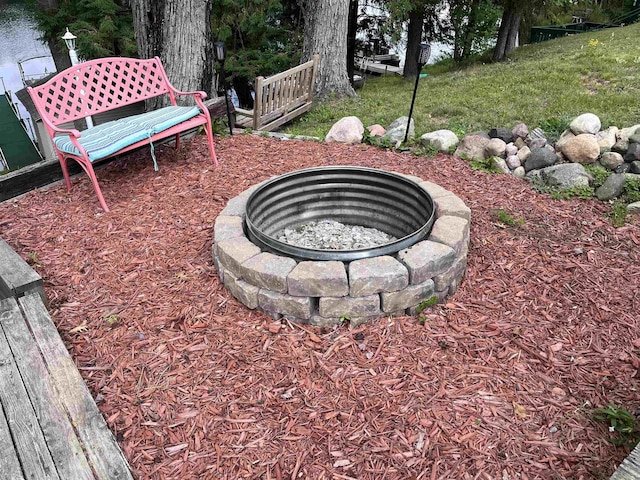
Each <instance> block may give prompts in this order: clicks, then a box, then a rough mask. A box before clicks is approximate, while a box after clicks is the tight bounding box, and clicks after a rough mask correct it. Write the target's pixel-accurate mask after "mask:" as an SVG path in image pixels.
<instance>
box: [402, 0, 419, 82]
mask: <svg viewBox="0 0 640 480" xmlns="http://www.w3.org/2000/svg"><path fill="white" fill-rule="evenodd" d="M423 24H424V5H420V6H416V7H415V8H414V9H413V10H411V12H409V26H408V27H407V52H406V53H405V56H404V71H403V72H402V76H403V77H405V78H411V77H415V76H416V75H418V74H419V73H420V72H419V71H418V61H417V60H418V58H417V57H418V48H420V47H419V45H420V42H421V41H422V26H423Z"/></svg>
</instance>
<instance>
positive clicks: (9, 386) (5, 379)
mask: <svg viewBox="0 0 640 480" xmlns="http://www.w3.org/2000/svg"><path fill="white" fill-rule="evenodd" d="M34 296H35V297H36V298H38V300H39V301H40V302H41V300H40V297H39V296H38V295H34ZM14 310H17V311H18V314H20V313H19V310H18V305H17V304H16V301H15V299H13V298H8V299H5V300H2V301H0V316H2V317H3V318H5V317H7V316H9V315H14V314H15V313H14ZM0 403H1V404H2V408H3V410H4V414H5V416H6V419H7V424H8V425H9V430H10V431H11V436H12V438H13V443H14V445H15V450H16V452H17V453H18V458H19V460H20V465H21V466H22V471H23V472H24V476H25V477H27V478H29V479H30V480H31V479H33V480H36V479H37V480H40V479H42V480H45V479H46V480H59V479H60V477H59V476H58V473H57V472H56V467H55V465H54V463H53V460H52V458H51V454H50V453H49V450H48V448H47V444H46V442H45V438H44V435H43V433H42V430H41V429H40V425H39V423H38V419H37V418H36V414H35V412H34V411H33V407H32V406H31V402H30V401H29V396H28V395H27V391H26V389H25V387H24V385H23V384H22V379H21V377H20V372H18V367H17V366H16V363H15V362H14V360H13V354H12V353H11V349H10V348H9V343H8V342H7V339H6V337H5V335H4V331H3V329H2V328H0Z"/></svg>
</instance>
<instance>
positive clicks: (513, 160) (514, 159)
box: [506, 155, 522, 170]
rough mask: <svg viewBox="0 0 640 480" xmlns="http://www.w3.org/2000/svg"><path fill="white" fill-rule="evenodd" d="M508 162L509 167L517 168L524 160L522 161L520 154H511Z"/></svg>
mask: <svg viewBox="0 0 640 480" xmlns="http://www.w3.org/2000/svg"><path fill="white" fill-rule="evenodd" d="M506 163H507V167H509V168H510V169H511V170H515V169H516V168H518V167H519V166H521V165H522V162H520V158H519V157H518V155H509V156H508V157H507V160H506Z"/></svg>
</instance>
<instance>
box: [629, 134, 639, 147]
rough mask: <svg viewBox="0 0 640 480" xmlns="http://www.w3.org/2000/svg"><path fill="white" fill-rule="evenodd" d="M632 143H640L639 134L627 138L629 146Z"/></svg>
mask: <svg viewBox="0 0 640 480" xmlns="http://www.w3.org/2000/svg"><path fill="white" fill-rule="evenodd" d="M632 143H640V134H638V133H636V134H634V135H631V136H630V137H629V145H631V144H632Z"/></svg>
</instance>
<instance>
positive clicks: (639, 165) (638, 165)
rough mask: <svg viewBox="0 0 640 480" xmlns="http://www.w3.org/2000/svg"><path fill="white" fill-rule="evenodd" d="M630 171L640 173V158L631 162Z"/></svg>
mask: <svg viewBox="0 0 640 480" xmlns="http://www.w3.org/2000/svg"><path fill="white" fill-rule="evenodd" d="M629 171H630V172H631V173H640V160H636V161H635V162H631V163H630V164H629Z"/></svg>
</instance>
